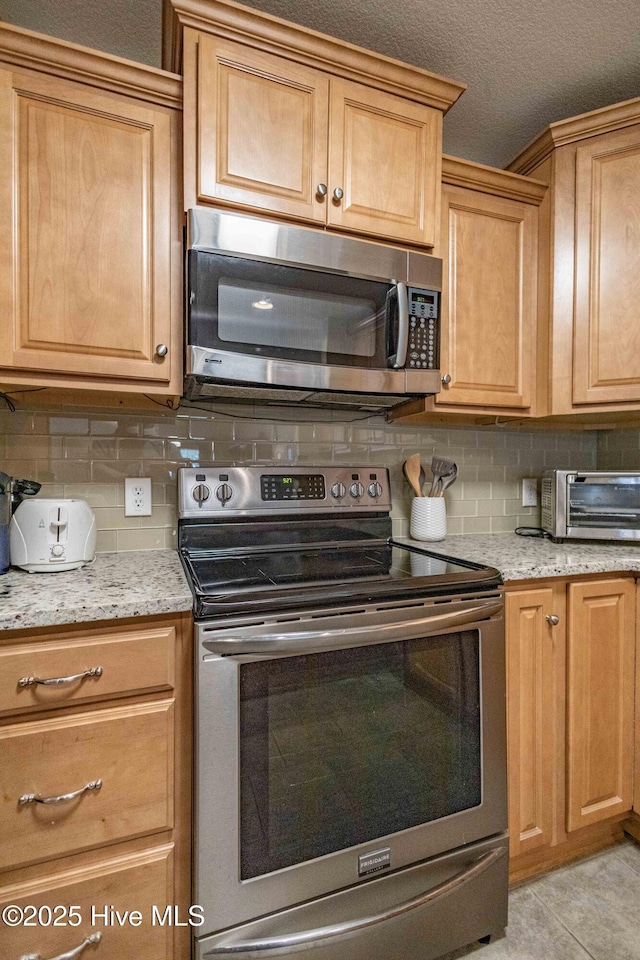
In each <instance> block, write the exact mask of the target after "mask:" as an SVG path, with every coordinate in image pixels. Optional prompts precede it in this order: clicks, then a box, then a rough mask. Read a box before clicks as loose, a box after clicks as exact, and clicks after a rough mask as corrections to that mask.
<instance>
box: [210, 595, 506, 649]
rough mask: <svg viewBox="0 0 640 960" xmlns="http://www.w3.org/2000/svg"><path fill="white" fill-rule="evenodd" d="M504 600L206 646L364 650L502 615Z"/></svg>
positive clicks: (223, 640) (228, 639)
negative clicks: (408, 617) (410, 617)
mask: <svg viewBox="0 0 640 960" xmlns="http://www.w3.org/2000/svg"><path fill="white" fill-rule="evenodd" d="M502 610H503V602H502V599H493V600H483V601H482V602H481V603H477V604H473V605H472V606H470V605H469V604H468V603H465V604H461V605H459V606H458V605H456V604H451V606H450V607H449V608H448V609H447V610H446V611H443V612H442V613H439V614H435V615H431V616H428V617H421V618H418V619H415V620H408V621H407V622H403V623H382V624H380V623H373V624H367V625H366V626H362V627H348V626H345V627H341V628H340V629H338V630H321V629H318V630H301V631H298V632H295V633H293V632H292V633H265V634H258V635H257V636H250V637H233V636H230V637H224V636H222V637H221V636H213V637H211V638H209V637H207V638H206V639H205V640H204V641H203V644H204V646H205V647H206V649H207V650H209V651H210V652H211V653H217V654H221V655H222V656H225V655H226V656H233V655H234V654H235V655H244V654H249V653H251V654H258V655H273V654H289V655H290V656H294V655H296V654H306V653H324V652H325V651H328V650H340V649H344V648H347V647H364V646H367V645H368V644H373V643H392V642H394V641H398V640H413V639H415V638H416V637H421V636H429V635H432V634H436V633H438V632H439V631H441V630H447V629H448V628H449V627H460V626H465V625H466V624H471V623H476V622H477V621H478V620H484V619H486V618H487V617H492V616H495V615H497V614H499V613H502Z"/></svg>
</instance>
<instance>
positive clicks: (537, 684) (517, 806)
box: [505, 585, 565, 857]
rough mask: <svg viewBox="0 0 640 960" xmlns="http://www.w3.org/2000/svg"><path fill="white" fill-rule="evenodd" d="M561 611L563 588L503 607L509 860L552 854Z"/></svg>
mask: <svg viewBox="0 0 640 960" xmlns="http://www.w3.org/2000/svg"><path fill="white" fill-rule="evenodd" d="M564 604H565V598H564V588H563V587H558V586H553V585H549V586H543V587H540V588H539V589H530V590H516V591H513V592H512V593H508V594H507V596H506V600H505V628H506V635H507V651H506V653H507V750H508V753H507V760H508V771H509V834H510V853H511V856H512V857H517V856H519V855H520V854H523V853H527V852H529V851H530V850H535V849H538V848H539V847H543V846H550V845H551V844H552V843H553V840H554V836H555V834H556V809H557V805H558V803H557V798H558V792H559V787H561V784H559V783H558V776H557V774H558V769H559V763H558V759H559V753H560V749H561V746H562V742H563V740H564V676H565V650H564V642H563V628H562V627H561V626H560V624H558V625H556V626H554V625H553V618H554V617H558V618H559V621H560V622H562V623H563V622H564ZM559 633H560V636H559V635H558V634H559Z"/></svg>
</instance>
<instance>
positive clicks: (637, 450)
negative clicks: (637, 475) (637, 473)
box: [597, 430, 640, 470]
mask: <svg viewBox="0 0 640 960" xmlns="http://www.w3.org/2000/svg"><path fill="white" fill-rule="evenodd" d="M597 463H598V469H599V470H640V430H606V431H605V430H603V431H601V432H600V433H598V452H597Z"/></svg>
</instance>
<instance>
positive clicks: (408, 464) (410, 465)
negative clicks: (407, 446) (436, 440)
mask: <svg viewBox="0 0 640 960" xmlns="http://www.w3.org/2000/svg"><path fill="white" fill-rule="evenodd" d="M402 470H403V472H404V475H405V477H406V478H407V480H408V481H409V483H410V484H411V487H412V488H413V492H414V493H415V495H416V497H422V496H424V494H423V493H422V487H421V486H420V454H419V453H414V454H413V455H412V456H411V457H409V458H408V460H405V462H404V463H403V464H402Z"/></svg>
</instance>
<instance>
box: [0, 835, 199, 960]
mask: <svg viewBox="0 0 640 960" xmlns="http://www.w3.org/2000/svg"><path fill="white" fill-rule="evenodd" d="M172 879H173V845H172V844H166V845H164V846H161V847H156V848H154V849H151V850H145V851H142V852H138V853H135V854H128V855H125V856H120V857H117V858H111V859H108V860H103V861H101V862H100V863H94V864H91V865H89V866H83V867H74V868H73V869H71V870H66V871H57V872H55V873H51V874H48V875H47V876H44V877H42V878H38V879H37V880H27V881H23V882H20V883H15V884H11V885H8V886H4V887H1V888H0V910H2V909H3V908H4V907H5V906H6V905H9V904H12V905H15V906H16V907H19V908H20V909H21V910H23V911H25V913H24V914H23V916H24V917H25V919H27V920H29V923H28V924H21V925H20V926H19V927H14V928H12V927H9V926H6V925H5V926H3V929H2V935H1V940H2V956H3V957H7V958H10V960H18V958H19V957H24V956H34V955H36V956H39V957H42V958H44V957H46V958H49V957H60V956H64V957H66V956H75V954H73V950H74V949H75V948H77V947H78V946H79V945H80V944H82V943H83V941H84V940H86V939H87V938H88V937H90V936H92V935H93V936H94V937H95V935H96V934H99V936H100V940H99V942H98V943H95V940H94V943H93V944H91V943H90V944H87V948H86V952H85V951H82V952H81V953H80V957H81V958H83V960H94V958H95V960H123V958H125V957H130V958H132V960H133V958H135V960H174V952H173V930H172V928H171V925H170V924H167V925H165V926H160V925H159V924H155V925H154V924H152V922H151V920H152V908H153V906H154V905H155V906H157V907H158V908H159V910H160V914H161V915H162V913H163V912H164V908H165V904H168V903H171V902H172V900H173V892H172V891H173V887H172ZM58 905H61V906H62V907H63V908H66V909H67V910H68V908H69V907H71V906H73V907H74V908H75V909H74V911H73V913H72V914H69V913H67V914H63V912H62V911H61V910H60V909H58V910H56V909H55V908H56V907H57V906H58ZM92 907H94V908H95V913H94V915H93V917H92V911H91V908H92ZM105 908H109V909H110V910H112V911H116V910H117V911H118V912H119V913H120V914H121V915H124V911H129V912H131V911H133V910H138V911H139V912H140V913H141V914H142V923H141V925H140V926H138V925H135V924H133V923H131V924H130V923H124V925H122V926H120V925H119V924H118V923H117V922H115V923H114V924H110V923H109V922H108V920H107V922H105V920H104V919H102V917H101V916H100V914H102V915H104V911H105ZM49 910H51V911H52V922H48V920H49ZM35 911H39V912H38V913H36V914H35V919H33V920H32V919H31V918H32V917H33V915H34V913H35ZM113 915H114V914H113V913H111V914H108V917H111V916H113ZM129 915H130V914H129ZM78 919H80V920H81V922H80V923H78ZM92 919H95V920H96V922H95V923H93V924H92V923H91V920H92ZM181 919H182V917H181ZM54 920H57V921H58V924H59V925H57V924H54V922H53V921H54ZM39 921H41V922H39ZM76 924H78V925H77V926H76Z"/></svg>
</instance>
